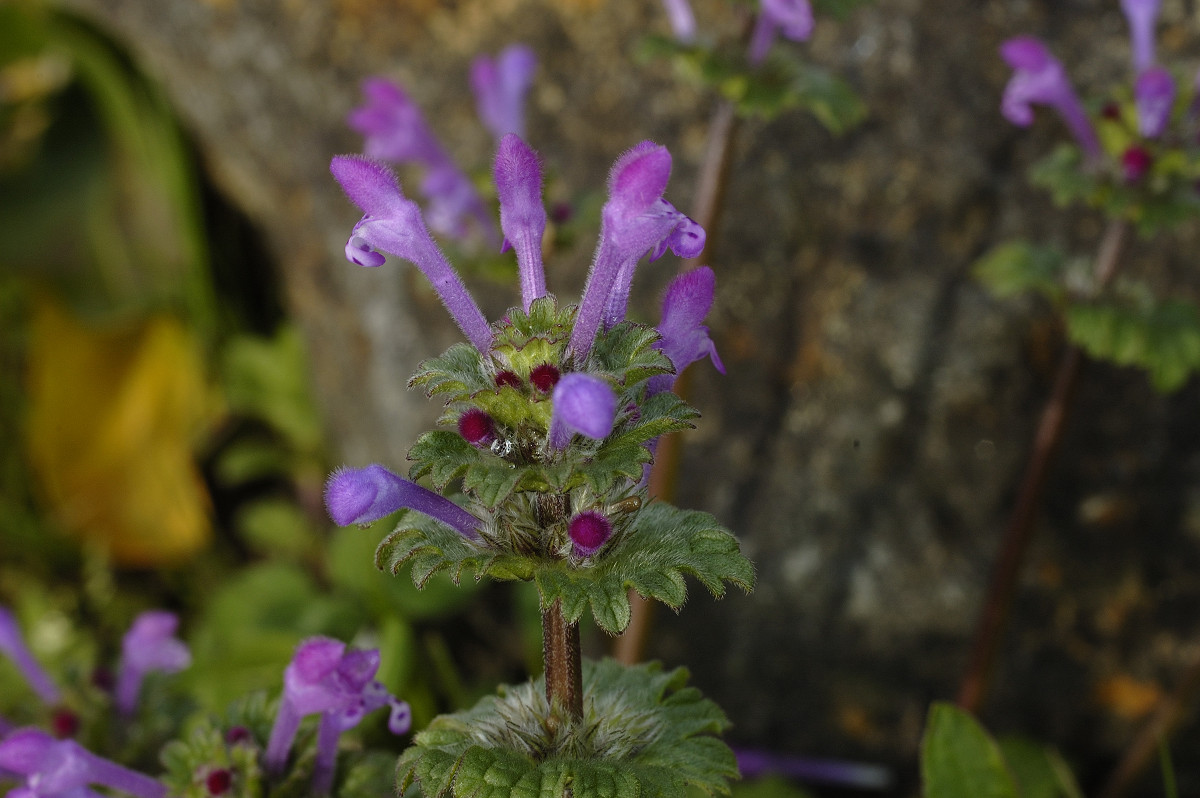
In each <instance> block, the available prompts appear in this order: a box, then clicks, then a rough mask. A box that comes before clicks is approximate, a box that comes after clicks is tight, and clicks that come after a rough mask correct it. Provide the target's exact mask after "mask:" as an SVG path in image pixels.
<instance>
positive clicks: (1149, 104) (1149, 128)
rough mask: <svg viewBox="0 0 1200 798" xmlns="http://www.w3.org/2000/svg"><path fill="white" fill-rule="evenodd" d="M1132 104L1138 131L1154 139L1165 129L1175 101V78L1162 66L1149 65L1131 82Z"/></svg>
mask: <svg viewBox="0 0 1200 798" xmlns="http://www.w3.org/2000/svg"><path fill="white" fill-rule="evenodd" d="M1133 98H1134V104H1135V105H1136V106H1137V115H1138V132H1139V133H1141V134H1142V135H1143V136H1144V137H1146V138H1148V139H1156V138H1158V137H1159V136H1161V135H1162V134H1163V131H1164V130H1166V129H1167V122H1169V121H1170V119H1171V106H1172V105H1173V104H1174V102H1175V80H1174V79H1173V78H1172V77H1171V73H1170V72H1168V71H1167V70H1165V69H1163V68H1162V67H1150V68H1149V69H1147V70H1146V71H1145V72H1143V73H1142V74H1141V75H1138V79H1137V82H1136V83H1134V84H1133Z"/></svg>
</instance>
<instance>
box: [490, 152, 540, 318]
mask: <svg viewBox="0 0 1200 798" xmlns="http://www.w3.org/2000/svg"><path fill="white" fill-rule="evenodd" d="M492 173H493V175H494V177H495V180H496V194H497V195H499V198H500V229H501V230H502V231H503V232H504V244H505V246H506V247H507V246H512V248H513V249H514V250H515V251H516V253H517V266H518V268H519V270H520V275H521V302H522V304H524V306H525V310H529V306H530V305H531V304H533V300H535V299H537V298H538V297H542V296H545V295H546V270H545V268H544V267H543V266H542V236H543V235H544V234H545V232H546V207H545V205H543V204H542V168H541V165H540V164H539V163H538V157H537V153H535V152H534V151H533V150H532V149H530V148H529V146H528V145H527V144H525V142H524V141H522V140H521V138H520V137H519V136H517V135H515V134H513V133H509V134H508V135H506V136H505V137H504V138H503V139H501V140H500V147H499V149H497V150H496V164H495V166H494V168H493V169H492Z"/></svg>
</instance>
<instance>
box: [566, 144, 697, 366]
mask: <svg viewBox="0 0 1200 798" xmlns="http://www.w3.org/2000/svg"><path fill="white" fill-rule="evenodd" d="M670 176H671V154H670V153H669V152H667V149H666V148H665V147H661V146H659V145H657V144H655V143H653V142H651V141H643V142H642V143H641V144H638V145H637V146H636V147H634V148H632V149H631V150H629V151H627V152H626V153H624V154H623V155H622V156H621V157H620V158H618V159H617V161H616V163H615V164H613V168H612V172H611V173H610V175H609V180H608V201H607V202H605V203H604V209H603V211H602V213H601V225H600V240H599V243H598V244H597V247H596V254H595V255H594V256H593V257H592V267H591V270H590V271H589V272H588V279H587V284H586V285H585V286H584V289H583V299H582V300H581V301H580V303H579V312H578V313H577V314H576V318H575V329H574V330H572V332H571V341H570V349H571V351H572V352H573V353H574V355H575V359H576V362H578V363H582V362H583V361H584V360H585V359H586V358H587V355H588V352H589V351H590V350H591V347H592V344H593V342H594V341H595V339H596V333H597V332H598V330H599V328H600V323H601V321H604V322H605V323H606V324H607V325H608V326H612V324H615V323H616V322H618V321H620V320H621V318H623V317H624V312H625V305H626V302H627V301H628V297H629V288H630V286H631V285H632V280H633V271H634V268H635V267H636V266H637V262H638V260H639V259H640V258H641V257H642V255H643V254H645V253H646V252H648V251H651V250H653V251H654V252H655V254H656V255H658V254H661V253H662V252H663V251H665V248H666V247H670V248H671V250H672V251H673V252H675V253H676V254H679V255H681V256H683V257H692V256H695V255H697V254H699V252H700V250H702V249H703V247H704V230H703V228H701V227H700V226H699V225H698V224H696V223H695V222H693V221H692V220H691V219H689V218H688V217H686V216H684V215H683V214H682V213H680V212H679V211H677V210H675V207H674V206H673V205H671V204H670V203H669V202H667V201H666V200H664V199H663V198H662V194H663V191H665V190H666V187H667V180H668V179H669V178H670Z"/></svg>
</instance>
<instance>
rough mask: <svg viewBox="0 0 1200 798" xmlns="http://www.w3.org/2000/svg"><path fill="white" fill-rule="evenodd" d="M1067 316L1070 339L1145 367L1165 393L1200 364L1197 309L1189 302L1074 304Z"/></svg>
mask: <svg viewBox="0 0 1200 798" xmlns="http://www.w3.org/2000/svg"><path fill="white" fill-rule="evenodd" d="M1066 316H1067V332H1068V334H1069V335H1070V337H1071V340H1073V341H1074V342H1075V343H1077V344H1079V346H1080V347H1082V348H1083V349H1084V351H1086V352H1087V353H1088V354H1089V355H1091V356H1092V357H1095V358H1098V359H1100V360H1107V361H1109V362H1111V363H1115V364H1117V365H1119V366H1139V367H1141V368H1144V369H1146V371H1148V372H1149V376H1150V381H1151V383H1152V384H1153V385H1154V387H1155V388H1156V389H1157V390H1159V391H1161V392H1163V393H1167V392H1170V391H1173V390H1175V389H1177V388H1179V387H1180V386H1182V385H1183V383H1184V382H1186V381H1187V379H1188V377H1189V376H1190V375H1191V374H1192V372H1193V371H1195V370H1197V369H1200V315H1198V314H1197V311H1196V307H1195V305H1193V304H1192V303H1190V302H1184V301H1180V300H1172V301H1167V302H1164V303H1162V304H1156V303H1149V304H1141V303H1139V304H1136V305H1133V304H1115V303H1109V304H1100V303H1096V304H1075V305H1070V306H1069V307H1068V308H1067V311H1066Z"/></svg>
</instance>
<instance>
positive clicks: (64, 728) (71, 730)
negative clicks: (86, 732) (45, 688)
mask: <svg viewBox="0 0 1200 798" xmlns="http://www.w3.org/2000/svg"><path fill="white" fill-rule="evenodd" d="M50 730H51V731H52V732H53V733H54V736H55V737H57V738H58V739H60V740H65V739H66V738H68V737H74V736H75V733H76V732H78V731H79V716H78V715H76V714H75V713H74V712H72V711H71V710H69V709H62V708H59V709H56V710H54V715H53V716H51V718H50Z"/></svg>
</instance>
